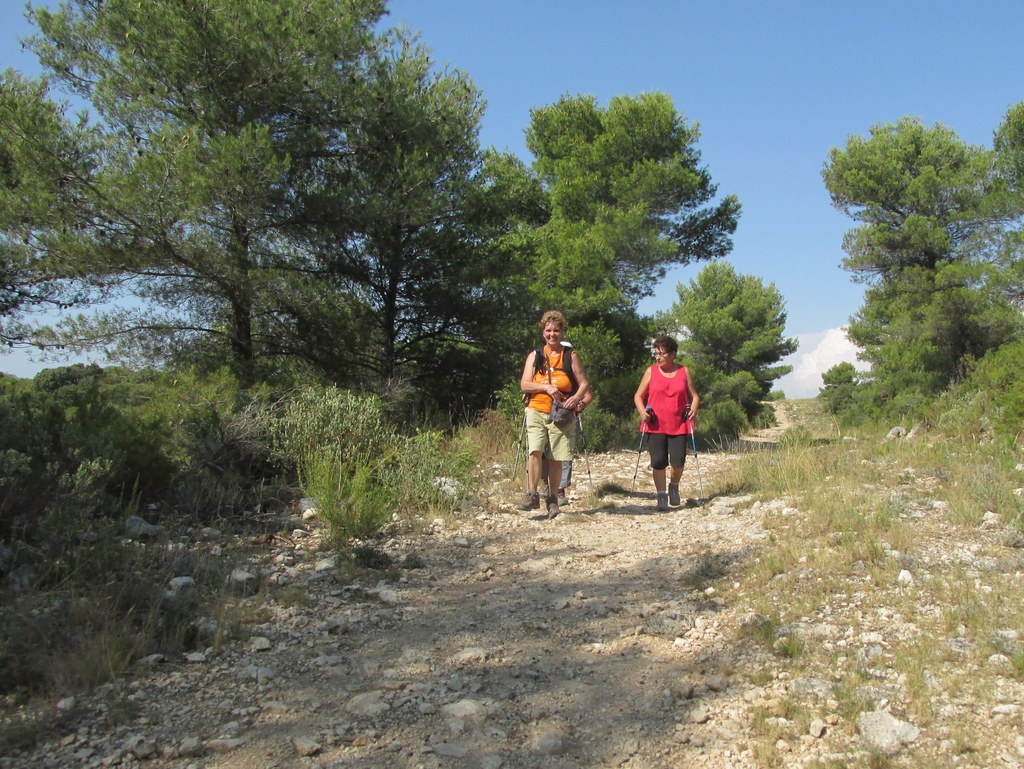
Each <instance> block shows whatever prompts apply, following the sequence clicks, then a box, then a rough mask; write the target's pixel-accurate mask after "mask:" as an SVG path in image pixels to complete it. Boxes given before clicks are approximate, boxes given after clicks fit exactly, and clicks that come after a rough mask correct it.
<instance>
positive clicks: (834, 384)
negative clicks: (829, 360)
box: [818, 361, 857, 414]
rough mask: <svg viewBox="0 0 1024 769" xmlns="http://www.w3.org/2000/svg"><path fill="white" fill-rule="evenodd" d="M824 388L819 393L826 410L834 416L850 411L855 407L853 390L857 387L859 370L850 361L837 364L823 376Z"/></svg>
mask: <svg viewBox="0 0 1024 769" xmlns="http://www.w3.org/2000/svg"><path fill="white" fill-rule="evenodd" d="M821 379H822V382H824V387H822V388H821V390H820V391H819V392H818V397H819V398H820V399H821V401H822V403H823V404H824V406H825V408H826V409H828V411H830V412H831V413H833V414H840V413H843V412H845V411H848V410H849V409H850V408H851V407H852V405H853V390H854V387H856V385H857V369H856V368H854V365H853V364H852V363H850V362H849V361H843V362H842V363H837V364H836V365H835V366H833V367H832V368H830V369H829V370H828V371H826V372H825V373H824V374H822V375H821Z"/></svg>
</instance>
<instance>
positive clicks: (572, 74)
mask: <svg viewBox="0 0 1024 769" xmlns="http://www.w3.org/2000/svg"><path fill="white" fill-rule="evenodd" d="M0 3H2V7H4V8H5V10H7V9H10V10H9V11H8V12H6V13H5V14H4V17H5V20H6V22H5V26H4V27H3V29H2V30H0V54H2V65H3V66H5V67H6V66H14V67H16V68H18V69H22V70H23V71H32V70H33V68H32V66H31V65H32V62H31V59H26V58H25V57H24V56H23V55H22V54H21V52H20V51H19V48H18V44H17V40H18V38H19V37H21V36H23V35H24V34H26V33H27V32H28V31H29V27H28V26H27V24H25V23H23V22H22V20H21V15H22V14H21V11H22V9H23V5H22V3H20V2H19V1H18V0H0ZM389 7H390V19H389V22H390V24H392V25H397V24H400V23H404V24H406V25H407V26H408V27H410V28H411V29H413V30H415V31H418V32H419V33H420V34H421V42H422V43H423V44H425V45H426V46H427V47H428V48H430V49H431V50H432V52H433V56H434V58H435V59H436V61H437V63H438V64H439V65H441V66H444V65H449V66H452V67H456V68H458V69H461V70H463V71H465V72H466V73H467V74H468V75H469V76H470V77H471V78H472V80H473V81H474V82H475V83H476V85H477V86H478V87H479V88H480V89H481V91H482V92H483V96H484V98H485V99H486V101H487V105H488V106H487V111H486V113H485V115H484V119H483V126H482V130H481V137H480V138H481V142H482V143H483V144H484V145H488V146H494V147H496V148H498V149H502V150H508V151H511V152H514V153H516V154H518V155H520V156H522V157H523V158H524V159H526V160H529V159H530V158H529V155H528V153H527V150H526V148H525V144H524V141H523V137H524V131H525V129H526V127H527V125H528V124H529V119H530V110H531V109H532V108H534V107H540V106H544V105H547V104H551V103H552V102H554V101H556V100H557V99H558V98H559V97H560V96H562V95H565V94H572V95H575V94H588V95H592V96H594V97H596V98H597V99H598V101H599V102H600V103H601V104H606V103H607V102H608V100H609V99H610V98H611V97H613V96H617V95H623V94H625V95H636V94H639V93H643V92H648V91H659V92H663V93H666V94H668V95H669V96H670V97H671V98H672V100H673V102H674V103H675V105H676V108H677V109H678V110H679V112H680V113H681V114H682V115H683V116H684V117H685V118H686V120H687V121H688V122H691V123H693V122H696V123H698V124H699V125H700V129H701V139H700V141H699V143H698V149H699V150H700V152H701V155H702V162H703V164H704V165H705V166H706V167H707V168H708V170H709V171H710V173H711V176H712V179H713V180H714V181H715V183H716V184H717V185H718V189H719V192H720V193H721V194H735V195H737V196H738V197H739V199H740V202H741V204H742V206H743V213H742V215H741V217H740V221H739V227H738V229H737V231H736V235H735V237H734V248H733V252H732V254H731V255H730V256H729V257H728V261H729V262H731V263H732V265H733V266H734V267H735V268H736V270H737V271H738V272H740V273H742V274H749V275H756V276H757V277H759V278H761V279H762V280H763V281H764V282H766V283H774V284H775V285H776V286H777V288H778V289H779V291H780V292H781V293H782V295H783V297H784V298H785V301H786V309H787V312H788V324H787V329H786V334H787V336H792V337H797V338H798V339H799V340H800V342H801V349H800V351H799V352H798V353H797V354H796V355H795V356H794V357H793V359H791V360H790V361H789V362H790V363H792V364H793V365H794V366H796V367H797V369H798V371H803V372H804V373H803V374H802V375H801V377H800V378H799V379H798V377H797V376H795V375H791V376H790V377H787V379H786V380H784V381H782V382H780V385H781V386H782V388H783V389H784V390H785V391H786V393H787V395H789V396H790V397H803V396H807V395H814V394H815V393H816V392H817V388H818V387H819V386H820V376H819V375H820V371H822V370H824V369H826V368H828V367H829V366H831V365H833V364H834V363H835V362H838V360H840V359H852V353H851V350H850V348H849V346H848V345H847V344H845V343H844V341H843V338H842V335H841V334H839V333H837V332H835V329H838V328H839V327H841V326H843V325H844V324H845V323H846V322H847V320H848V319H849V317H850V315H852V314H853V313H854V312H855V311H856V310H857V309H858V307H859V306H860V303H861V300H862V296H863V292H862V289H861V287H860V286H858V285H856V284H854V283H853V282H852V281H851V280H850V276H849V275H848V273H846V272H844V271H843V270H842V269H841V268H840V266H839V265H840V262H841V260H842V258H843V255H844V254H843V251H842V237H843V233H844V232H845V231H846V230H847V229H849V228H850V227H851V226H852V224H853V223H852V222H851V221H850V220H848V219H846V218H845V217H844V216H842V215H841V214H840V213H838V212H837V211H835V210H834V209H833V208H832V206H831V203H830V201H829V198H828V194H827V192H826V191H825V188H824V186H823V184H822V182H821V168H822V165H823V164H824V162H825V160H826V159H827V157H828V153H829V150H830V149H831V148H832V147H835V146H842V145H843V144H844V143H845V141H846V139H847V137H849V136H851V135H865V134H866V133H867V132H868V130H869V129H870V127H871V126H872V125H874V124H876V123H891V122H895V121H897V120H898V119H899V118H901V117H903V116H906V115H911V116H915V117H918V118H920V119H921V120H923V121H924V123H926V124H927V125H932V124H934V123H942V124H944V125H946V126H948V127H950V128H952V129H953V130H954V131H956V132H957V134H959V136H960V137H961V138H962V139H963V140H964V141H965V142H968V143H971V144H980V145H984V146H991V141H992V132H993V131H994V130H995V129H996V127H997V126H998V125H999V123H1000V121H1001V120H1002V118H1003V115H1004V114H1005V112H1006V110H1007V108H1008V107H1010V106H1011V105H1012V104H1014V103H1016V102H1018V101H1024V77H1022V75H1024V54H1022V53H1021V45H1020V34H1021V30H1022V29H1024V3H1022V2H1020V0H1015V1H1013V2H1011V1H1009V0H998V1H990V2H985V1H984V0H983V1H982V2H977V3H966V2H949V1H948V0H929V1H928V2H924V1H921V0H909V1H904V0H888V1H883V0H867V1H863V0H862V1H861V2H857V3H840V2H829V1H828V0H813V1H812V0H796V1H793V2H770V1H768V0H761V1H760V2H755V1H753V0H747V1H745V2H740V1H739V0H718V1H717V2H708V1H707V0H700V1H699V2H698V1H697V0H677V1H676V2H668V1H667V0H640V1H639V2H633V3H625V2H621V0H619V1H617V2H612V0H589V2H581V1H578V0H546V1H545V2H541V1H540V0H515V1H513V0H392V2H391V3H390V5H389ZM702 266H703V265H701V264H698V265H695V266H691V267H688V268H682V269H678V270H674V271H672V272H671V273H670V274H669V276H668V277H667V278H666V279H665V281H663V282H662V283H661V284H660V285H659V286H657V287H656V291H655V296H654V297H652V298H651V299H648V300H645V301H644V302H643V303H642V304H641V310H642V311H644V312H655V311H657V310H662V309H667V308H668V307H669V306H670V305H671V304H672V302H673V301H674V300H675V298H676V286H677V284H678V283H680V282H683V283H688V282H689V281H690V280H692V279H693V278H694V277H695V276H696V274H697V272H699V270H700V268H701V267H702ZM570 320H571V319H570ZM12 358H13V356H10V357H8V358H0V369H3V370H9V371H13V372H14V373H22V374H23V375H25V374H27V373H30V370H31V369H30V368H25V367H24V365H23V364H22V362H20V361H14V360H13V359H12ZM32 365H34V367H35V368H36V369H38V368H39V367H40V365H41V364H32Z"/></svg>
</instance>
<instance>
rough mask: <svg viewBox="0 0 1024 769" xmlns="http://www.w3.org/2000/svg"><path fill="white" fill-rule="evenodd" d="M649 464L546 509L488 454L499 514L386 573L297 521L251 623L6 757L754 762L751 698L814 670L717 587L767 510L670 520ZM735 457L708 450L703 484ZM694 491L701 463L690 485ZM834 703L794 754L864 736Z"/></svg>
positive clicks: (80, 709)
mask: <svg viewBox="0 0 1024 769" xmlns="http://www.w3.org/2000/svg"><path fill="white" fill-rule="evenodd" d="M780 417H781V419H780V421H781V425H780V427H778V428H773V429H772V430H771V431H766V432H764V433H762V434H761V435H759V436H758V438H759V439H760V440H769V439H772V438H777V437H778V435H779V434H780V433H781V431H782V430H784V429H785V427H786V425H788V423H789V422H788V418H787V417H786V412H785V411H784V410H782V412H781V414H780ZM645 459H646V455H644V458H643V459H641V462H640V474H639V476H638V478H637V489H638V490H637V493H636V494H634V495H632V496H630V495H629V494H628V490H629V488H630V483H631V481H632V479H633V475H634V470H635V467H636V461H637V454H636V452H635V451H620V452H613V453H608V454H600V455H591V456H590V457H589V474H590V477H591V478H592V481H593V484H594V486H595V487H596V488H597V489H598V492H599V493H598V494H597V495H595V496H591V495H589V494H586V492H587V491H588V488H587V487H588V481H587V475H588V470H587V463H586V462H584V461H582V460H581V461H580V462H579V463H578V464H577V476H578V479H579V481H578V486H577V489H576V494H575V495H573V494H571V495H570V497H571V499H572V504H571V505H570V506H568V507H567V508H565V511H566V512H565V514H564V515H562V516H561V517H559V518H558V519H556V520H554V521H547V520H537V519H535V518H533V517H531V515H530V514H524V513H520V512H517V511H515V510H514V509H513V508H512V506H511V501H512V500H511V499H510V498H509V497H510V495H509V488H508V483H507V481H504V480H503V475H504V473H507V472H508V470H507V469H503V468H494V469H493V472H494V487H493V489H492V490H491V492H490V494H491V499H490V500H489V502H488V504H487V505H486V507H483V508H480V509H478V510H475V511H471V512H469V513H468V514H467V515H466V516H465V517H464V518H463V519H462V520H461V521H460V522H459V523H458V524H457V525H453V524H452V523H451V522H447V523H446V522H442V521H437V522H435V523H434V524H433V525H431V526H429V527H428V528H427V530H426V531H424V532H423V533H421V534H417V535H410V536H408V537H406V536H403V537H402V538H401V539H394V540H391V541H390V542H387V543H386V545H385V550H386V551H387V552H388V553H389V555H391V556H392V557H393V558H394V559H395V562H396V563H397V562H401V561H402V560H403V559H408V560H407V561H406V563H407V564H412V565H421V568H407V569H402V570H400V571H395V572H393V573H396V574H400V577H399V578H398V579H392V580H391V581H388V582H379V583H378V582H373V583H370V582H352V581H349V580H350V579H351V578H350V577H344V576H342V572H340V571H339V570H338V569H337V568H336V567H335V564H334V562H333V560H332V559H331V558H330V557H329V554H328V553H327V552H325V551H324V550H321V549H320V540H319V533H318V529H317V527H316V526H315V523H314V522H311V521H307V522H306V523H299V522H298V521H296V522H295V524H294V531H293V533H292V535H291V536H289V537H283V536H282V537H277V538H275V540H274V542H273V543H272V544H271V545H269V546H268V547H267V548H266V549H265V550H264V551H263V552H262V553H261V554H260V556H259V557H258V558H256V559H254V560H253V561H251V562H248V563H244V564H240V567H241V568H242V569H243V570H244V571H239V572H236V577H238V578H239V579H243V580H244V579H246V576H245V574H246V573H248V574H249V575H252V576H254V577H256V578H257V579H258V580H260V581H262V582H263V583H264V584H265V585H267V587H266V588H265V589H264V590H261V591H260V593H259V594H258V595H257V596H255V597H253V598H252V599H248V600H249V601H251V604H252V606H251V617H250V621H249V622H248V623H247V624H246V625H245V632H246V635H247V637H245V638H244V640H238V641H232V642H230V643H228V644H226V645H224V646H223V647H221V648H217V649H214V648H210V649H207V650H206V651H205V652H203V653H196V654H193V655H190V656H189V657H188V658H186V659H161V658H155V659H153V660H150V661H149V665H148V666H142V667H141V668H139V669H138V670H137V671H136V672H135V673H133V674H132V675H131V676H130V677H129V678H127V679H126V680H123V681H121V682H119V683H117V684H111V685H107V686H106V687H104V688H103V689H101V690H100V691H99V692H97V693H95V694H94V695H90V696H88V697H80V698H77V699H75V700H70V699H69V700H65V701H62V702H61V703H58V704H57V707H58V708H60V709H61V710H62V711H63V712H64V715H63V722H64V724H65V729H64V730H63V731H62V732H61V733H59V734H54V735H53V738H52V739H50V740H48V741H46V742H44V743H43V744H41V745H39V746H38V747H37V748H36V749H35V750H33V751H32V752H31V753H30V754H20V755H16V756H10V757H4V758H0V767H3V768H4V769H13V768H14V767H18V769H21V768H22V767H30V766H31V767H70V766H81V767H94V766H95V767H101V766H146V767H161V768H162V767H182V768H185V767H188V768H189V769H200V768H203V769H215V768H216V769H229V768H231V769H235V768H237V769H242V768H243V767H244V768H245V769H271V767H300V766H301V767H366V768H367V769H368V768H369V767H395V768H399V767H410V768H411V767H423V768H425V769H429V768H433V767H473V768H479V769H499V768H500V767H507V768H508V769H520V768H523V769H525V768H526V767H541V766H543V767H614V766H626V767H645V768H646V769H670V768H671V769H676V768H677V767H683V766H686V767H721V768H724V767H740V768H741V767H754V766H759V765H762V764H761V763H760V762H759V758H758V753H757V748H756V741H757V740H756V734H755V728H756V721H757V718H755V715H754V714H755V710H757V712H765V711H767V712H771V710H772V707H773V703H775V704H777V703H778V702H779V701H780V698H782V697H784V696H786V695H787V694H789V693H791V691H792V690H793V689H794V687H801V686H803V687H806V688H807V689H808V690H813V688H814V686H815V685H816V684H815V682H813V681H811V682H800V681H791V680H789V678H788V675H787V673H786V672H785V666H784V664H780V663H779V661H778V660H777V659H776V658H775V657H773V655H771V654H770V653H767V652H766V651H765V649H764V646H763V645H757V644H752V643H749V642H745V641H744V640H743V639H744V638H745V636H744V634H743V632H742V631H743V626H744V624H745V623H749V622H750V610H749V608H748V607H746V606H744V605H742V604H740V603H729V602H726V601H724V600H722V599H721V598H720V597H719V595H718V590H716V584H719V583H720V582H721V580H728V579H729V576H728V573H729V568H730V566H731V565H732V564H735V563H736V562H738V561H742V560H743V559H747V558H749V557H751V553H752V551H753V550H754V549H755V548H756V547H757V545H758V543H759V542H760V541H761V540H762V539H763V538H764V537H765V536H766V534H765V532H764V531H763V530H762V528H761V526H760V519H761V518H762V516H763V515H764V512H765V509H766V508H765V506H764V505H763V504H762V503H757V504H754V505H751V504H750V500H739V499H730V498H723V497H718V498H712V499H709V500H707V501H706V504H705V505H703V506H700V505H699V504H696V503H695V502H694V501H693V500H691V504H689V505H687V506H684V507H680V508H675V509H671V510H670V511H669V512H667V513H656V512H654V496H653V493H652V492H653V488H652V486H651V482H650V477H649V473H648V471H647V466H646V462H645ZM734 459H735V457H733V456H732V455H729V454H724V453H713V454H704V453H702V454H701V455H700V457H699V464H700V471H701V478H702V480H703V485H704V488H705V489H712V488H714V487H715V482H716V478H717V477H718V476H719V475H720V474H721V473H722V472H723V471H724V470H725V469H726V468H727V466H728V465H729V463H730V462H732V461H733V460H734ZM697 489H698V478H697V473H696V467H695V463H694V462H693V458H692V457H691V458H689V459H688V465H687V469H686V471H685V473H684V478H683V493H684V494H688V495H689V496H690V497H697V496H699V492H698V491H697ZM208 537H209V542H208V543H207V544H206V545H205V547H206V548H207V550H209V551H211V552H212V551H213V548H215V547H217V546H218V544H219V543H218V537H217V533H216V532H208ZM217 552H219V551H217ZM210 557H213V556H210ZM221 557H226V556H221ZM217 621H220V622H223V621H226V620H225V619H224V618H211V622H217ZM748 635H749V634H748ZM812 694H813V692H812ZM832 718H833V720H832V721H824V720H823V721H821V722H819V723H816V724H815V725H812V734H810V735H805V736H804V737H803V738H802V739H801V740H800V741H794V743H793V744H792V745H791V746H789V745H787V746H786V747H785V750H786V751H787V754H788V755H790V757H791V758H792V762H791V763H789V764H787V765H792V766H800V765H809V764H810V762H811V761H812V760H820V759H822V758H824V759H827V760H835V761H838V762H840V763H843V761H844V756H846V755H847V754H845V753H843V752H842V751H844V750H854V748H852V747H850V746H849V745H848V744H847V742H848V740H845V739H844V740H843V741H836V742H832V741H830V740H829V739H828V737H829V734H828V732H829V729H830V727H831V725H832V724H834V723H835V721H834V717H832Z"/></svg>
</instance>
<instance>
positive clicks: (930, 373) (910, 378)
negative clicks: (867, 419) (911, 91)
mask: <svg viewBox="0 0 1024 769" xmlns="http://www.w3.org/2000/svg"><path fill="white" fill-rule="evenodd" d="M822 173H823V178H824V181H825V185H826V187H827V188H828V190H829V193H830V195H831V197H832V201H833V204H834V205H835V206H836V208H838V209H839V210H840V211H842V212H844V213H846V214H847V215H848V216H850V217H851V218H853V219H854V220H855V221H856V222H858V225H857V226H856V227H854V228H853V229H852V230H850V231H849V232H848V233H847V235H846V236H845V238H844V241H843V247H844V250H845V251H846V252H847V254H848V257H847V258H846V259H845V260H844V262H843V266H844V268H845V269H847V270H849V271H850V272H852V273H853V275H854V278H855V279H856V280H860V281H863V282H865V283H866V284H867V286H868V288H867V290H866V293H865V301H864V305H863V307H862V308H861V309H860V310H859V311H858V312H857V314H856V315H855V316H854V317H853V319H852V321H851V324H850V328H849V337H850V339H851V340H852V341H853V342H854V343H855V344H857V345H858V346H859V347H860V348H861V353H860V355H861V357H862V358H863V359H864V360H867V361H868V362H870V363H871V381H872V384H873V386H874V387H875V388H876V393H877V395H878V397H879V398H880V399H882V400H884V401H888V402H891V403H894V404H896V403H902V404H903V407H912V406H913V405H914V404H915V403H919V402H920V400H921V399H922V398H927V397H928V396H930V395H934V394H936V393H937V392H939V391H940V390H942V389H943V388H944V387H946V386H947V385H948V384H949V383H950V382H952V381H955V380H957V379H958V378H959V377H961V376H962V375H963V374H964V372H965V366H966V364H967V363H968V362H969V361H971V360H974V359H977V358H980V357H982V356H983V355H984V354H985V353H986V352H987V351H989V350H991V349H994V348H996V347H998V346H999V345H1001V344H1002V343H1003V342H1005V341H1006V340H1008V339H1010V338H1012V337H1013V336H1014V335H1015V334H1017V333H1019V331H1020V328H1021V324H1020V313H1019V312H1018V311H1017V310H1016V309H1015V308H1014V307H1013V306H1012V304H1011V303H1010V302H1008V301H1007V296H1006V294H1005V292H1003V291H1000V290H996V286H997V285H998V283H999V281H998V279H997V276H998V275H999V273H1000V272H1001V271H1002V265H1001V261H1002V259H1003V257H1004V256H1005V248H1004V244H1005V239H1004V237H1005V234H1006V228H1007V226H1008V225H1009V224H1010V223H1011V222H1012V221H1013V219H1014V217H1015V216H1016V215H1017V211H1018V206H1017V205H1016V204H1015V203H1014V201H1013V199H1012V196H1010V195H1008V193H1007V185H1006V180H1005V177H1004V176H1003V175H1001V174H1000V173H999V169H998V166H997V163H996V162H995V158H994V156H993V153H992V152H990V151H987V150H985V149H984V148H981V147H972V146H968V145H965V144H964V143H963V142H961V141H960V140H959V139H958V138H957V136H956V135H955V134H954V133H953V132H952V131H951V130H950V129H948V128H945V127H944V126H941V125H936V126H934V127H932V128H926V127H925V126H923V125H922V124H921V123H920V121H917V120H914V119H911V118H904V119H903V120H901V121H899V122H898V123H896V124H893V125H878V126H875V127H874V128H872V130H871V133H870V136H869V137H867V138H863V137H851V138H850V139H849V140H848V141H847V143H846V146H845V148H843V149H839V148H835V149H833V150H832V152H831V153H830V155H829V160H828V162H827V163H826V165H825V167H824V170H823V172H822Z"/></svg>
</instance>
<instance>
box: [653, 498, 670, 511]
mask: <svg viewBox="0 0 1024 769" xmlns="http://www.w3.org/2000/svg"><path fill="white" fill-rule="evenodd" d="M654 509H655V510H657V511H658V512H659V513H664V512H665V511H666V510H668V494H658V506H657V507H656V508H654Z"/></svg>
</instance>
